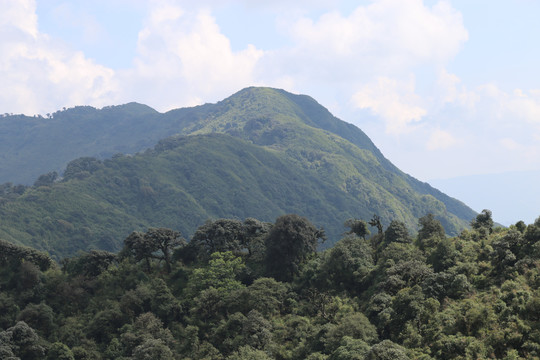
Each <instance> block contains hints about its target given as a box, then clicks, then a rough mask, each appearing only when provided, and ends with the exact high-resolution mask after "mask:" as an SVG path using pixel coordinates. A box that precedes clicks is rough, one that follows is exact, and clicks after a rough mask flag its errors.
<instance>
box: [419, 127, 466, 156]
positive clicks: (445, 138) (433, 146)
mask: <svg viewBox="0 0 540 360" xmlns="http://www.w3.org/2000/svg"><path fill="white" fill-rule="evenodd" d="M458 142H459V141H458V139H456V138H455V137H454V136H453V135H452V134H451V133H449V132H448V131H444V130H441V129H437V130H435V131H433V132H432V133H431V135H430V137H429V139H428V142H427V143H426V148H427V149H428V150H431V151H433V150H443V149H448V148H451V147H453V146H454V145H456V144H457V143H458Z"/></svg>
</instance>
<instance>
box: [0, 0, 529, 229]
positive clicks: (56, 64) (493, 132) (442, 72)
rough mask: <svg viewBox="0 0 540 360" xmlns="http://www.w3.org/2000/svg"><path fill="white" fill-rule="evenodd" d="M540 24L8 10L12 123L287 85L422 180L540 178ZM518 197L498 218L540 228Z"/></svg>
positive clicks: (415, 12)
mask: <svg viewBox="0 0 540 360" xmlns="http://www.w3.org/2000/svg"><path fill="white" fill-rule="evenodd" d="M291 3H292V4H291ZM538 14H540V1H537V0H489V1H488V0H475V1H470V0H447V1H445V0H441V1H437V0H425V1H422V0H377V1H367V0H366V1H339V0H325V1H323V0H311V1H307V0H298V1H295V2H290V1H284V0H274V1H261V0H251V1H248V0H238V1H232V0H200V1H197V2H194V1H184V0H129V1H128V0H108V1H105V0H94V1H79V0H71V1H63V0H38V1H32V0H20V1H10V0H0V40H1V41H0V80H1V81H2V84H3V86H2V88H1V89H0V112H1V113H25V114H35V113H41V114H46V113H47V112H53V111H55V110H57V109H61V108H62V107H70V106H75V105H93V106H96V107H102V106H106V105H111V104H119V103H126V102H130V101H137V102H141V103H144V104H147V105H149V106H152V107H154V108H156V109H157V110H159V111H166V110H169V109H172V108H177V107H183V106H191V105H196V104H200V103H205V102H216V101H219V100H221V99H223V98H225V97H227V96H229V95H231V94H232V93H234V92H236V91H238V90H240V89H241V88H243V87H246V86H251V85H260V86H273V87H279V88H284V89H286V90H288V91H291V92H295V93H303V94H308V95H311V96H312V97H314V98H315V99H316V100H317V101H319V102H320V103H321V104H322V105H324V106H326V107H327V108H329V109H330V111H332V112H333V113H334V114H335V115H336V116H338V117H339V118H341V119H343V120H345V121H348V122H351V123H354V124H355V125H357V126H358V127H360V128H361V129H362V130H364V131H365V132H366V133H367V134H368V135H369V136H370V137H371V138H372V140H373V141H374V142H375V144H376V145H377V146H378V147H379V148H380V149H381V150H382V151H383V153H384V154H385V155H386V156H387V157H388V158H389V159H390V160H391V161H392V162H393V163H395V164H396V165H397V166H398V167H400V168H401V169H402V170H403V171H405V172H407V173H409V174H411V175H413V176H415V177H417V178H419V179H420V180H424V181H428V180H436V179H449V178H455V177H470V176H479V175H486V174H487V175H492V174H508V173H518V174H531V173H534V172H535V171H536V172H539V171H540V161H539V159H540V70H539V67H538V64H539V63H540V46H538V45H537V44H538V37H539V35H540V22H538V20H537V17H538ZM440 184H441V185H440V186H441V187H442V190H445V189H444V186H445V185H444V184H446V183H440ZM448 189H451V188H448ZM452 191H454V190H452ZM478 191H482V189H479V190H478ZM489 191H490V190H488V189H486V192H489ZM516 191H517V190H514V192H516ZM505 193H508V192H503V194H498V196H499V197H503V199H502V200H501V201H502V202H503V205H495V204H494V206H498V207H504V208H505V209H506V210H508V209H512V211H513V213H514V214H515V216H516V218H515V221H517V220H519V219H524V220H527V221H528V222H531V221H532V220H534V218H535V217H536V215H540V209H539V210H538V214H534V215H533V213H532V211H533V210H527V211H526V212H525V210H524V209H523V208H524V207H523V206H517V205H516V204H515V202H513V201H512V200H511V197H510V196H509V197H508V199H507V200H505V199H504V195H505ZM450 195H456V196H457V195H458V194H452V193H450ZM483 195H485V194H483ZM463 196H466V197H467V198H466V199H463V198H462V199H461V200H463V201H464V202H466V203H467V202H471V203H473V202H475V201H476V200H479V198H478V199H475V198H473V197H474V194H472V195H471V194H465V195H463ZM471 196H472V197H471ZM518 196H526V195H525V194H524V193H523V195H519V194H518ZM481 199H485V196H484V197H482V198H481ZM530 200H531V202H536V203H540V198H534V199H530ZM489 205H490V204H486V206H485V207H488V208H489ZM512 206H514V207H512ZM475 210H481V209H480V208H478V207H476V208H475ZM492 210H493V213H494V216H495V218H497V209H492ZM510 221H514V220H513V219H511V216H510V218H509V220H508V221H506V220H505V222H510Z"/></svg>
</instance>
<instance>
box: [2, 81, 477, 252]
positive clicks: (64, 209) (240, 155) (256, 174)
mask: <svg viewBox="0 0 540 360" xmlns="http://www.w3.org/2000/svg"><path fill="white" fill-rule="evenodd" d="M104 109H105V111H106V112H107V111H108V112H109V113H110V112H111V111H112V112H120V113H121V115H118V117H119V118H120V120H122V119H124V120H125V119H128V118H129V117H130V116H131V117H132V119H135V120H132V121H134V122H135V125H136V126H141V128H145V127H148V124H149V123H150V124H152V123H153V124H154V126H155V127H157V126H158V125H163V126H162V128H163V129H173V130H169V131H171V132H172V134H170V135H172V136H169V137H166V138H165V139H162V140H160V141H159V142H157V145H155V146H154V147H153V148H151V149H148V150H146V151H144V152H141V153H139V154H135V155H133V156H125V155H116V156H113V157H111V158H110V159H108V160H105V161H103V162H102V161H100V160H97V159H93V160H92V159H91V158H87V159H86V160H85V159H78V160H74V161H72V162H70V163H69V164H68V166H67V168H68V170H69V171H66V173H65V175H64V179H63V180H62V181H61V182H59V183H52V184H48V185H47V186H35V187H34V188H32V189H29V190H27V192H26V193H24V194H23V195H21V196H19V197H16V196H15V199H4V200H3V201H2V204H0V215H1V216H2V217H3V218H4V219H8V220H9V221H5V222H4V223H2V224H0V238H4V239H6V240H10V241H14V242H19V243H22V244H25V245H32V246H35V247H38V248H41V249H43V250H47V251H53V252H54V251H56V254H57V256H58V257H62V256H65V255H70V254H73V253H75V252H76V251H77V250H80V249H89V248H105V249H107V250H118V248H119V244H120V243H121V241H122V240H123V237H125V236H126V235H127V233H129V232H130V231H132V230H143V229H144V228H145V227H150V226H166V227H171V228H174V229H178V230H181V231H182V232H183V233H184V234H185V235H189V234H191V233H193V231H194V230H195V229H196V227H197V226H200V225H202V224H203V222H204V221H205V220H206V219H207V218H216V217H244V218H245V217H258V218H260V219H261V220H264V221H273V220H274V219H275V218H276V217H277V216H279V215H282V214H283V213H290V212H297V213H300V214H301V215H303V216H307V217H308V218H310V219H311V220H313V221H314V222H315V223H316V224H317V225H319V226H324V227H325V228H328V229H327V230H328V233H329V234H330V235H331V241H330V243H332V242H335V241H337V239H338V238H339V234H340V233H341V232H343V230H344V229H343V228H339V226H336V224H339V223H343V222H344V221H345V220H347V218H350V217H359V218H363V219H364V220H369V219H370V218H371V216H373V214H378V215H379V216H381V219H382V220H383V222H384V223H385V224H388V223H389V222H390V221H391V220H393V219H396V220H400V221H403V222H404V223H406V224H407V226H408V227H409V228H410V229H414V228H416V225H417V219H418V218H419V217H421V216H424V215H425V214H426V213H428V212H431V213H434V215H435V216H436V217H437V218H438V219H439V220H440V221H441V222H442V223H443V225H444V226H445V229H446V230H447V232H448V233H449V234H456V233H457V232H459V231H460V230H461V229H462V228H464V227H466V226H467V224H468V222H469V221H470V220H471V219H472V218H473V217H474V216H475V215H476V213H475V212H474V211H473V210H471V209H470V208H468V207H467V206H465V205H464V204H463V203H461V202H459V201H458V200H455V199H452V198H450V197H448V196H446V195H444V194H442V193H441V192H440V191H438V190H436V189H434V188H432V187H431V186H429V184H425V183H421V182H420V181H418V180H416V179H414V178H413V177H411V176H409V175H407V174H405V173H403V172H402V171H401V170H399V169H398V168H396V167H395V166H394V165H393V164H392V163H391V162H390V161H389V160H388V159H386V158H385V157H384V156H383V155H382V153H381V152H380V151H379V150H378V149H377V148H376V146H375V145H374V144H373V142H371V140H370V139H369V137H367V135H365V134H364V133H363V132H362V131H361V130H360V129H359V128H357V127H356V126H354V125H352V124H348V123H346V122H344V121H342V120H339V119H338V118H336V117H335V116H333V115H332V114H331V113H330V112H329V111H328V110H327V109H325V108H324V107H322V106H321V105H320V104H318V103H317V102H316V101H315V100H314V99H312V98H310V97H308V96H305V95H294V94H290V93H288V92H286V91H284V90H279V89H271V88H247V89H243V90H241V91H239V92H237V93H236V94H234V95H232V96H230V97H228V98H227V99H224V100H222V101H220V102H218V103H216V104H205V105H201V106H197V107H194V108H184V109H176V110H171V111H169V112H166V113H163V114H161V113H158V112H156V111H155V110H153V109H151V108H149V107H146V106H144V105H140V104H135V103H130V104H127V105H123V106H118V107H108V108H104ZM94 110H95V109H94ZM94 110H92V108H86V107H85V108H75V109H74V110H73V111H74V112H75V113H77V114H79V115H81V114H82V115H84V114H88V113H96V111H94ZM139 110H141V111H143V114H139V113H138V111H139ZM101 111H103V109H102V110H101ZM130 111H131V112H135V114H133V113H130ZM98 112H99V111H98ZM82 115H81V116H82ZM62 116H66V114H63V115H60V116H58V115H56V116H54V117H53V118H57V119H58V118H59V117H60V118H61V117H62ZM145 116H146V117H145ZM100 119H101V120H100V121H102V122H103V121H104V119H106V117H103V116H102V117H101V118H100ZM79 121H80V119H79ZM126 121H128V120H126ZM128 122H129V121H128ZM137 124H138V125H137ZM87 125H88V124H87ZM88 126H89V125H88ZM153 131H154V132H153V133H152V134H153V135H152V136H154V135H155V134H156V133H159V131H164V130H162V129H160V130H159V131H157V130H155V129H154V130H153ZM340 134H343V136H341V135H340ZM156 136H157V135H156ZM134 140H135V141H139V140H137V139H134ZM147 141H150V140H147ZM233 144H234V146H233ZM235 147H236V148H235ZM225 154H227V155H228V156H225ZM216 159H219V161H217V160H216ZM242 161H244V162H245V163H246V164H248V163H249V166H244V165H246V164H244V163H243V162H242ZM205 164H206V166H205ZM208 164H212V166H210V167H208ZM169 169H176V172H173V173H171V172H170V170H169ZM231 169H234V171H232V170H231ZM190 177H192V178H197V179H198V180H197V181H196V182H193V181H191V182H190V181H189V178H190ZM221 177H225V178H228V179H229V183H228V182H227V181H223V179H221ZM111 179H112V180H111ZM230 184H234V186H231V185H230ZM260 184H265V185H264V187H261V186H260ZM304 188H305V189H304ZM110 189H115V191H116V192H111V191H112V190H111V191H109V190H110ZM231 189H233V190H234V189H236V190H235V191H236V192H235V191H233V190H231ZM53 195H54V196H53ZM68 195H69V196H68ZM248 195H249V196H248ZM70 196H71V197H70ZM216 199H217V200H216ZM242 199H244V200H245V201H244V202H242V201H243V200H242ZM293 200H294V201H293ZM175 201H176V204H175V203H174V202H175ZM180 201H182V202H184V203H185V204H186V207H187V208H190V209H191V210H190V211H191V213H189V211H187V212H186V211H184V210H183V209H181V208H179V207H178V204H177V203H178V202H180ZM51 203H52V204H55V205H54V206H53V205H51ZM158 204H159V205H158ZM276 204H277V205H276ZM280 204H281V205H280ZM77 207H79V208H80V211H79V210H77ZM74 208H75V209H74ZM47 209H48V210H47ZM224 209H227V210H226V211H225V210H224ZM21 214H23V216H21ZM28 214H30V215H28ZM47 214H49V215H47ZM105 214H107V216H105ZM41 218H44V219H43V220H40V219H41ZM162 220H163V221H162ZM6 223H7V224H6ZM40 242H41V244H42V246H41V247H40Z"/></svg>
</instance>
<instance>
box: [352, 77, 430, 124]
mask: <svg viewBox="0 0 540 360" xmlns="http://www.w3.org/2000/svg"><path fill="white" fill-rule="evenodd" d="M352 100H353V103H354V105H355V106H356V107H358V108H360V109H370V110H371V111H372V112H373V113H374V114H376V115H378V116H380V117H381V118H382V119H383V120H384V121H385V123H386V131H387V132H388V133H391V134H400V133H403V132H406V131H407V130H408V125H409V124H411V123H414V122H418V121H420V120H421V118H422V117H423V116H424V115H426V113H427V111H426V110H425V109H424V108H423V107H422V106H421V105H420V101H421V99H420V97H419V96H418V95H416V94H415V93H414V80H413V79H412V78H411V79H410V80H409V81H408V82H399V81H397V80H395V79H389V78H386V77H382V78H379V79H377V82H375V83H371V84H368V85H365V86H363V87H362V88H361V89H360V90H359V91H358V92H356V93H355V94H354V95H353V97H352Z"/></svg>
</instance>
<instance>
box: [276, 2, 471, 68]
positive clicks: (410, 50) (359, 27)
mask: <svg viewBox="0 0 540 360" xmlns="http://www.w3.org/2000/svg"><path fill="white" fill-rule="evenodd" d="M283 26H287V28H290V29H291V30H290V34H291V36H292V37H293V39H294V40H295V43H296V44H295V45H296V50H297V51H296V52H295V54H296V55H297V56H299V55H300V54H304V57H305V58H308V57H309V58H310V60H311V61H310V62H313V61H315V62H317V61H321V62H322V63H321V64H320V65H321V66H325V65H329V64H340V63H343V61H346V62H347V63H348V66H347V68H345V69H341V68H333V69H332V70H333V71H336V72H341V71H347V72H350V73H352V74H355V73H358V74H368V73H370V72H376V73H379V74H380V73H381V72H382V73H385V74H390V73H393V72H396V71H403V70H404V69H405V70H407V69H409V68H410V67H413V66H418V65H421V64H433V63H436V64H441V63H445V62H446V61H448V60H449V59H451V58H452V57H454V56H455V55H456V54H457V53H458V51H459V50H460V48H461V47H462V45H463V43H464V42H465V41H466V40H467V38H468V33H467V31H466V29H465V27H464V26H463V21H462V17H461V15H460V14H459V13H458V12H457V11H455V10H454V9H453V8H452V7H451V6H450V5H449V4H448V3H447V2H445V1H441V2H438V3H437V4H436V5H435V6H433V7H431V8H429V7H427V6H425V5H424V4H423V2H422V1H421V0H408V1H403V0H380V1H374V2H373V3H372V4H370V5H367V6H359V7H357V8H356V9H355V10H354V11H353V12H352V13H351V14H350V15H349V16H343V15H342V14H341V13H339V12H335V11H334V12H329V13H326V14H323V15H322V16H321V17H320V18H319V19H317V20H316V21H314V20H312V19H311V18H308V17H304V18H301V19H298V20H297V21H295V22H294V23H293V24H286V23H284V24H283ZM366 66H368V68H367V69H366V68H365V67H366Z"/></svg>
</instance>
